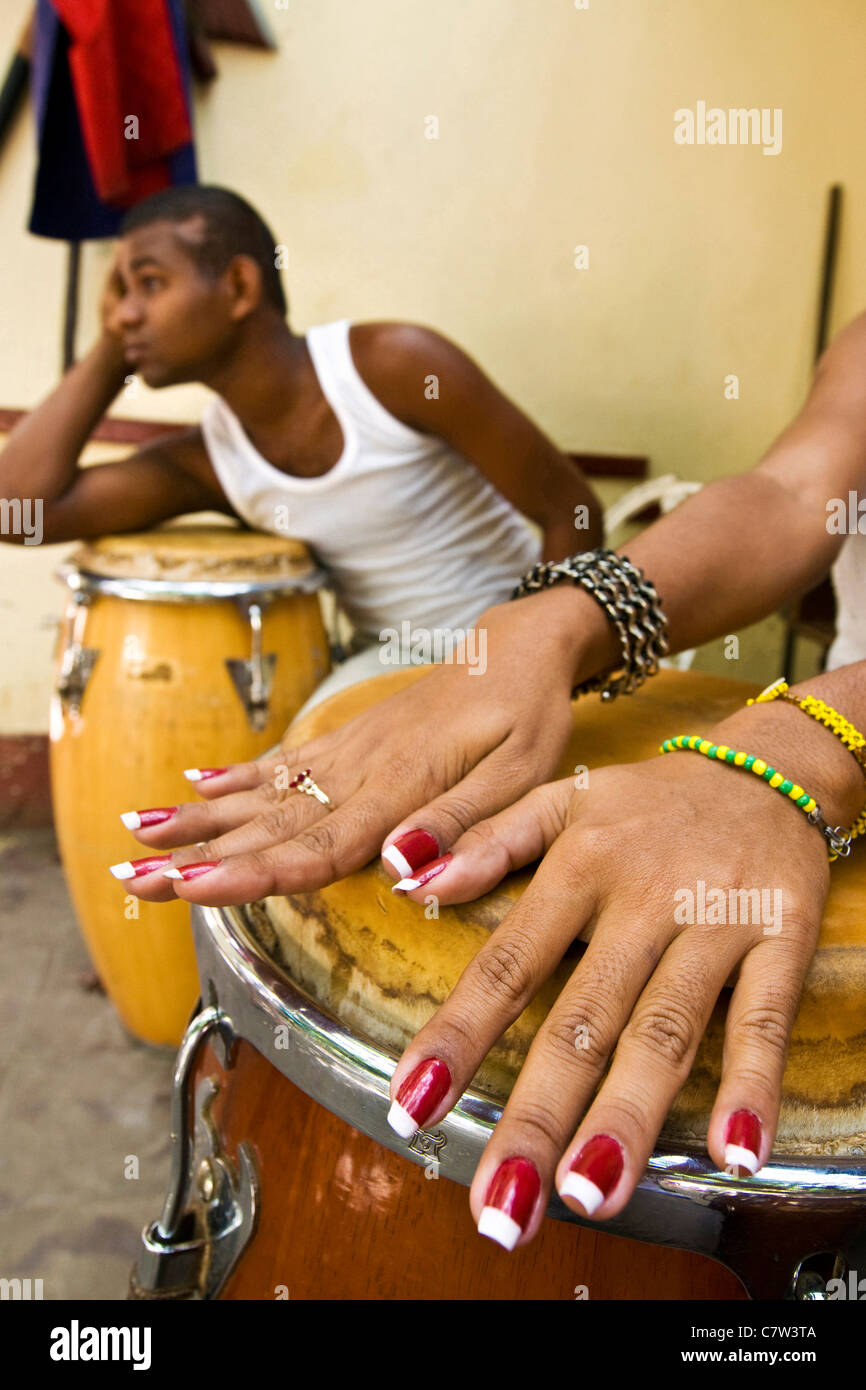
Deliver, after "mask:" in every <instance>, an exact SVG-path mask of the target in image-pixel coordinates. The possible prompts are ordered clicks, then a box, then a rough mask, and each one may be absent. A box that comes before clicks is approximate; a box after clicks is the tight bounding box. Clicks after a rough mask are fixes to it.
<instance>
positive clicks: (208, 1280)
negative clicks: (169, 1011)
mask: <svg viewBox="0 0 866 1390" xmlns="http://www.w3.org/2000/svg"><path fill="white" fill-rule="evenodd" d="M211 1034H215V1035H216V1036H214V1037H213V1038H210V1041H212V1042H213V1043H217V1042H219V1043H221V1044H222V1048H221V1060H222V1057H223V1056H224V1058H225V1063H224V1064H225V1066H226V1067H230V1066H231V1065H232V1063H233V1049H234V1041H235V1036H234V1031H233V1029H232V1024H231V1020H230V1019H229V1018H228V1017H227V1016H226V1015H225V1014H224V1013H223V1012H222V1010H221V1009H219V1008H207V1009H203V1010H202V1011H201V1012H200V1013H199V1014H197V1015H196V1017H195V1018H194V1019H193V1020H192V1022H191V1023H190V1025H189V1027H188V1028H187V1031H186V1033H185V1035H184V1039H183V1042H182V1043H181V1045H180V1051H179V1052H178V1056H177V1062H176V1063H175V1072H174V1089H173V1093H172V1103H171V1118H172V1125H171V1129H172V1133H171V1137H172V1174H171V1182H170V1185H169V1191H168V1196H167V1197H166V1200H165V1206H164V1207H163V1212H162V1215H161V1217H160V1218H159V1220H158V1221H153V1222H151V1224H150V1225H149V1226H146V1227H145V1229H144V1231H143V1232H142V1236H141V1247H142V1248H141V1250H140V1251H139V1256H138V1262H137V1264H136V1266H135V1268H134V1269H133V1271H132V1274H131V1275H130V1286H129V1298H131V1299H178V1300H184V1299H185V1300H196V1301H200V1300H207V1299H212V1298H216V1297H217V1296H218V1294H219V1292H220V1290H221V1289H222V1287H223V1285H224V1284H225V1283H226V1281H227V1279H228V1277H229V1275H230V1274H231V1272H232V1270H233V1269H234V1267H235V1265H236V1264H237V1262H238V1260H239V1259H240V1256H241V1254H242V1253H243V1251H244V1250H245V1249H246V1247H247V1245H248V1244H249V1242H250V1241H251V1239H252V1237H253V1234H254V1232H255V1228H256V1220H257V1216H258V1208H259V1184H258V1175H257V1172H256V1166H255V1162H254V1159H253V1155H252V1151H251V1149H250V1147H249V1145H248V1144H246V1143H242V1144H239V1145H238V1149H237V1154H238V1163H237V1171H236V1170H235V1166H234V1164H233V1163H232V1161H231V1159H230V1158H229V1156H228V1155H227V1154H226V1153H225V1152H224V1150H223V1149H222V1146H221V1144H220V1139H219V1134H218V1132H217V1127H216V1124H215V1122H214V1119H213V1117H212V1115H211V1106H212V1104H213V1101H214V1098H215V1097H216V1096H217V1095H218V1094H219V1084H218V1083H217V1081H216V1080H215V1079H214V1078H213V1077H212V1076H204V1077H202V1078H201V1079H200V1080H199V1083H198V1086H197V1088H196V1093H195V1111H194V1115H195V1122H194V1126H193V1131H192V1135H191V1134H190V1125H189V1118H190V1100H191V1097H190V1088H191V1086H192V1078H193V1073H194V1068H195V1062H196V1058H197V1056H198V1053H199V1050H200V1048H201V1046H202V1044H203V1043H204V1042H205V1041H206V1040H208V1039H209V1035H211Z"/></svg>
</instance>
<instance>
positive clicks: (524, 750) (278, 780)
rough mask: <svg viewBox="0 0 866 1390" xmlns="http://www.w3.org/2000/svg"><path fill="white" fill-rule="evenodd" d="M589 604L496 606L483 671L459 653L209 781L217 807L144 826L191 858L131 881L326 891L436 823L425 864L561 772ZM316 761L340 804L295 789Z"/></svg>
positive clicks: (222, 897) (202, 889)
mask: <svg viewBox="0 0 866 1390" xmlns="http://www.w3.org/2000/svg"><path fill="white" fill-rule="evenodd" d="M581 600H583V603H584V604H588V605H589V608H590V610H592V609H597V605H595V604H594V603H593V601H592V600H591V599H588V598H587V597H586V595H583V594H582V593H581V592H580V591H578V590H576V589H573V588H572V587H571V586H568V587H566V586H558V587H556V588H553V589H550V590H548V591H546V592H545V593H541V594H537V595H534V596H532V597H531V598H526V599H522V600H520V601H519V602H516V603H505V604H500V605H498V606H497V607H494V608H491V609H488V610H487V612H486V613H484V614H482V616H481V617H480V618H479V620H478V623H477V625H476V629H475V632H476V641H477V645H476V647H475V653H476V654H477V653H478V652H479V651H482V650H483V651H484V653H485V663H484V669H483V671H482V668H481V663H477V664H476V665H475V667H474V668H473V667H472V666H470V665H468V664H463V663H462V662H461V660H460V658H461V655H462V653H461V651H458V652H457V653H456V659H455V661H454V663H453V664H449V665H441V666H436V667H435V668H434V669H433V670H431V671H430V672H429V674H427V675H426V676H423V677H422V678H421V679H420V680H417V681H415V682H414V683H413V684H412V685H411V686H409V687H408V688H406V689H403V690H400V691H399V692H398V693H397V694H395V695H392V696H391V697H390V698H388V699H385V700H382V701H381V702H380V703H379V704H377V705H374V706H372V707H371V708H370V709H367V710H365V711H364V712H363V713H362V714H360V715H359V716H357V717H356V718H355V719H352V720H351V721H350V722H349V723H347V724H345V725H344V726H343V727H342V728H340V729H337V730H335V731H334V732H333V733H329V734H325V735H323V736H321V737H319V738H315V739H313V740H312V741H311V742H309V743H307V744H302V745H300V746H299V747H296V746H292V744H291V736H292V731H291V730H289V733H288V736H287V739H288V741H287V742H286V743H285V744H284V748H283V750H282V751H281V752H280V753H279V754H278V755H276V756H271V757H265V758H260V759H259V760H257V761H256V762H250V763H241V764H236V765H235V766H233V767H230V768H228V769H227V770H226V771H225V772H224V773H223V774H222V775H221V776H217V777H212V778H209V779H208V780H206V781H205V780H203V781H199V782H198V783H197V784H196V788H197V790H200V791H201V794H202V796H203V798H204V800H202V801H199V802H192V803H187V804H184V805H182V806H179V807H177V808H172V811H171V814H170V815H169V816H167V817H164V818H163V819H162V820H161V821H160V822H159V823H155V824H149V825H144V824H142V825H140V826H139V827H137V828H136V829H134V830H133V834H134V835H135V836H136V839H138V840H139V841H140V842H141V844H142V845H144V846H146V848H147V851H148V852H149V853H150V854H151V855H152V854H153V852H154V851H156V852H159V851H166V850H175V849H178V850H179V851H180V852H179V853H177V854H174V855H173V856H172V858H171V861H170V862H166V863H164V864H163V865H162V866H161V867H160V868H157V869H154V870H153V871H152V872H149V873H140V874H139V875H137V876H136V877H135V878H134V879H130V880H129V887H130V890H131V891H133V892H135V893H136V894H137V895H138V896H139V897H142V898H146V899H148V900H150V901H164V900H167V899H169V898H171V897H173V896H175V894H176V895H177V896H178V897H182V898H184V899H186V900H188V901H190V902H198V903H205V904H208V905H211V906H225V905H228V904H237V903H245V902H250V901H252V900H253V899H255V898H261V897H265V896H267V895H268V894H272V893H291V892H299V891H304V890H308V889H312V888H319V887H323V886H325V885H326V884H328V883H332V882H334V881H335V880H337V879H339V878H342V877H343V876H344V875H345V874H348V873H352V872H353V871H354V870H356V869H358V868H360V867H361V866H362V865H364V864H366V863H368V862H369V861H370V860H371V859H373V858H375V857H376V856H377V855H378V854H379V852H380V850H381V847H382V843H383V841H384V840H385V838H386V837H387V836H388V834H389V831H393V829H394V827H395V826H399V825H400V823H401V822H402V823H403V824H406V823H407V818H409V817H412V818H413V819H415V818H416V817H418V816H421V820H420V822H419V823H421V824H423V825H424V826H425V831H426V834H425V836H424V837H422V839H423V844H422V845H419V847H418V852H419V853H423V854H424V856H425V858H426V859H430V858H431V857H433V852H434V851H435V850H436V849H437V847H438V846H443V847H447V846H449V845H452V844H454V842H455V841H456V840H457V839H458V838H459V837H460V836H461V835H462V834H463V833H464V832H465V831H466V830H468V829H469V827H470V826H471V825H474V824H475V823H476V822H477V821H481V820H484V819H486V818H487V817H489V816H491V815H494V814H495V813H496V812H497V811H500V810H502V809H503V808H505V807H507V806H510V805H511V804H512V803H513V802H515V801H517V800H518V799H519V798H520V797H522V796H523V795H524V794H525V793H526V792H527V791H529V790H530V789H531V788H533V787H536V786H538V784H539V783H541V782H544V781H546V780H547V779H548V778H549V777H550V776H551V774H552V773H553V772H554V771H555V769H556V767H557V764H558V762H559V759H560V756H561V754H562V751H563V749H564V747H565V745H566V742H567V740H568V738H569V735H570V732H571V729H572V715H571V689H572V686H573V684H574V683H575V681H576V680H577V679H579V678H580V674H581V660H582V653H583V643H582V640H581V637H580V632H581V626H580V615H581V613H582V612H583V611H585V610H584V609H583V608H582V607H581ZM481 634H483V635H484V640H485V643H486V646H485V647H484V648H482V647H481V646H480V637H481ZM383 669H385V668H383ZM584 669H585V668H584ZM304 768H311V769H312V774H313V777H314V778H315V780H316V782H317V783H318V785H319V786H320V787H321V788H322V789H323V790H324V791H325V792H326V793H327V794H328V796H329V797H330V798H331V803H332V804H331V807H330V808H328V807H325V806H322V805H320V804H319V803H318V802H317V801H316V800H314V799H313V798H312V797H309V796H304V795H299V794H298V793H297V792H296V791H294V790H292V789H291V788H290V787H289V785H288V783H289V781H290V780H291V778H292V777H293V776H294V775H295V774H296V773H298V772H300V771H302V770H303V769H304ZM136 809H137V808H136ZM391 838H392V839H393V836H392V837H391ZM191 845H192V846H194V848H192V849H190V848H185V849H180V847H181V846H191ZM215 861H219V862H218V863H216V862H215ZM203 862H204V863H209V864H211V865H212V867H210V868H209V869H208V870H207V871H204V872H199V873H197V874H196V876H195V877H192V878H189V879H188V880H187V879H183V878H180V879H178V878H172V877H168V878H166V877H165V876H164V875H165V871H166V870H167V869H168V868H169V867H171V868H174V869H177V870H180V871H182V870H183V869H184V868H185V867H188V866H189V865H190V864H192V863H196V864H201V863H203ZM416 862H417V863H420V862H423V861H422V860H420V859H418V860H417V861H416Z"/></svg>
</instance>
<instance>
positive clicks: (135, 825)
mask: <svg viewBox="0 0 866 1390" xmlns="http://www.w3.org/2000/svg"><path fill="white" fill-rule="evenodd" d="M120 819H121V820H122V821H123V824H124V825H125V826H126V828H127V830H140V829H141V816H140V815H139V814H138V812H137V811H124V813H123V815H122V816H121V817H120Z"/></svg>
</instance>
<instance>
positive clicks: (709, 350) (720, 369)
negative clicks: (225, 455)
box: [0, 0, 866, 733]
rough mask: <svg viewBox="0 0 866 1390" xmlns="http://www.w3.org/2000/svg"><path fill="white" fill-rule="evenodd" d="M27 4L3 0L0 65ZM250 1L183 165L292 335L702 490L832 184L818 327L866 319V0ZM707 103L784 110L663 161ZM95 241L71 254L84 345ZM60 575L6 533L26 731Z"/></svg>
mask: <svg viewBox="0 0 866 1390" xmlns="http://www.w3.org/2000/svg"><path fill="white" fill-rule="evenodd" d="M29 8H30V0H5V3H4V5H3V8H2V12H0V52H4V53H5V52H9V51H11V48H12V44H13V39H14V36H15V35H16V34H17V32H18V29H19V28H20V25H21V23H22V21H23V18H24V17H25V15H26V13H27V12H28V11H29ZM262 8H263V9H265V10H266V11H267V12H268V15H269V18H270V22H271V24H272V27H273V29H274V31H275V33H276V34H277V36H278V37H279V41H280V49H279V52H278V53H277V54H268V53H263V52H256V51H247V50H243V49H240V48H235V47H230V46H220V48H219V49H218V57H219V62H220V66H221V76H220V78H219V80H218V81H217V82H216V83H215V84H214V86H213V88H212V89H211V90H210V91H209V92H206V93H204V94H199V96H198V97H197V121H198V144H199V152H200V161H201V176H202V178H203V179H204V180H208V181H213V182H223V183H227V184H230V185H233V186H235V187H237V188H238V189H239V190H240V191H241V192H243V193H244V194H245V195H246V196H248V197H249V198H250V199H251V200H252V201H253V202H254V203H256V204H257V205H258V206H259V207H260V209H261V211H262V212H263V213H264V215H265V217H266V218H267V219H268V220H269V221H270V222H271V224H272V225H273V228H274V231H275V234H276V235H277V236H278V238H279V239H280V241H282V242H284V243H286V244H287V245H288V248H289V262H290V268H289V271H288V275H287V279H288V288H289V293H290V299H291V304H292V322H293V324H294V326H295V327H296V328H298V329H304V328H305V327H306V326H308V325H309V324H311V323H314V322H316V321H321V320H326V319H329V318H333V317H337V316H344V315H345V316H349V317H353V318H372V317H396V318H408V319H416V320H421V321H425V322H428V323H431V324H433V325H435V326H436V327H437V328H439V329H441V330H443V331H445V332H447V333H449V334H450V335H451V336H453V337H454V338H455V339H457V340H458V341H459V342H461V343H462V344H463V345H464V346H465V347H467V348H468V349H469V350H471V351H472V352H473V353H474V354H475V355H476V356H477V357H478V358H479V360H480V361H481V362H482V363H483V364H484V365H485V367H486V368H487V369H488V370H489V371H490V372H491V374H492V375H493V376H494V377H495V378H496V379H497V380H498V381H499V382H500V383H501V384H502V385H503V386H504V387H505V388H506V389H507V390H508V391H510V392H511V393H512V394H513V395H514V396H515V397H516V398H517V399H518V400H519V401H520V402H521V403H522V404H524V405H525V406H526V407H527V408H528V409H529V410H530V411H531V412H533V413H534V414H535V416H536V417H537V419H538V420H539V422H540V423H541V424H542V425H543V426H544V427H546V428H547V429H548V430H549V431H550V432H551V433H552V434H553V435H554V436H555V437H556V438H557V440H558V441H560V442H561V443H562V444H563V445H564V446H567V447H571V448H586V449H595V448H597V449H600V450H614V451H615V450H623V451H628V452H631V451H635V452H646V453H648V454H649V455H650V456H651V458H652V464H653V469H654V471H656V472H667V471H674V472H678V473H681V474H682V475H684V476H689V477H695V478H699V479H710V478H712V477H716V476H718V475H720V474H723V473H726V472H730V471H734V470H741V469H743V468H746V467H748V466H749V465H750V464H751V463H753V462H754V461H755V459H756V458H757V456H758V455H759V453H760V452H761V450H762V449H763V448H764V447H765V446H766V444H767V443H768V442H769V441H770V439H771V438H772V437H773V435H774V433H776V432H777V431H778V430H779V429H780V428H781V426H782V425H783V424H784V423H785V421H786V420H787V419H788V418H789V417H790V415H791V414H792V413H793V412H794V410H795V409H796V407H797V405H798V403H799V402H800V400H801V399H802V396H803V393H804V390H805V387H806V384H807V381H808V375H809V367H810V358H811V343H812V336H813V323H814V317H815V308H816V299H817V290H818V276H819V258H820V252H821V245H822V236H823V215H824V207H825V199H826V191H827V187H828V185H829V184H830V183H831V182H833V181H839V182H841V183H843V184H844V186H845V190H846V193H845V198H846V201H845V209H844V222H843V237H842V245H841V253H840V259H839V268H838V288H837V296H836V303H835V311H834V324H835V326H836V327H838V326H841V325H842V324H843V323H844V322H845V321H847V320H848V319H849V318H850V317H852V316H853V314H855V313H856V312H857V311H858V310H859V309H860V308H861V307H863V306H864V305H866V256H864V255H863V254H862V250H861V248H862V247H863V246H864V245H866V160H864V153H866V148H864V147H866V84H864V83H863V80H862V56H863V53H864V51H866V7H864V6H863V4H862V0H822V3H821V4H817V3H815V0H728V3H726V4H725V5H718V4H716V3H713V0H666V3H665V4H664V5H663V6H662V5H658V4H652V3H650V2H649V0H589V7H588V9H586V10H578V9H576V8H575V5H574V4H573V3H572V0H540V2H539V3H530V0H437V3H436V4H435V5H431V4H429V3H422V0H365V2H364V3H355V4H351V5H350V4H347V3H346V0H315V3H313V0H291V3H290V4H289V7H288V8H287V9H285V10H283V9H277V8H276V6H275V5H273V4H267V3H266V0H262ZM699 100H703V101H706V102H707V104H708V105H711V106H712V105H717V106H720V107H723V108H727V107H729V106H755V107H759V108H763V107H767V108H771V109H772V108H781V109H782V112H783V127H782V129H783V147H782V152H781V154H779V155H778V156H777V157H772V156H766V155H764V154H763V153H762V151H761V149H760V148H755V147H730V146H725V147H710V146H703V147H701V146H694V147H683V146H678V145H676V144H675V143H674V139H673V131H674V111H675V110H676V109H677V108H681V107H690V108H692V109H694V107H695V104H696V103H697V102H698V101H699ZM429 116H435V117H437V118H438V121H439V139H438V140H429V139H427V138H425V121H426V118H427V117H429ZM33 160H34V155H33V130H32V123H31V121H30V119H29V117H28V118H27V119H22V120H21V121H20V123H19V125H18V127H17V129H16V131H15V134H14V138H13V139H12V140H11V141H10V142H9V143H8V144H7V146H6V148H5V149H4V151H3V155H2V161H0V177H2V180H3V209H4V217H3V223H2V228H0V258H2V265H3V266H4V267H5V274H4V277H3V317H4V333H3V336H2V344H0V404H3V405H18V406H23V405H32V404H34V403H35V402H37V401H38V400H39V399H40V397H41V396H42V395H43V394H44V393H45V392H46V391H47V390H49V389H50V387H51V384H52V382H53V381H54V379H55V375H56V371H57V360H58V351H59V348H58V344H59V336H60V306H61V302H62V287H63V269H64V256H65V253H64V250H63V248H61V247H60V246H58V245H56V244H54V243H51V242H45V241H41V240H38V239H36V238H33V237H30V236H28V235H27V234H26V233H25V232H24V230H23V228H24V225H25V222H26V218H27V213H28V210H29V197H30V186H31V180H32V171H33ZM577 244H586V245H587V246H588V247H589V254H590V268H589V270H583V271H579V270H576V269H575V268H574V266H573V251H574V247H575V246H576V245H577ZM108 255H109V248H108V247H107V246H91V247H88V249H87V252H86V257H85V277H84V300H85V304H84V308H83V313H82V331H81V337H80V346H86V344H87V343H88V342H89V340H90V338H91V337H92V334H93V331H94V323H95V320H94V298H95V294H96V291H97V287H98V285H99V283H100V280H101V278H102V276H103V274H104V270H105V266H106V263H107V259H108ZM728 373H736V374H737V375H738V376H739V379H740V399H739V400H737V401H730V400H726V399H725V397H724V378H725V376H726V375H727V374H728ZM202 399H203V396H202V393H201V392H199V391H197V390H190V389H186V388H175V389H172V390H170V391H166V392H159V393H148V392H146V391H143V392H142V394H141V396H140V397H139V398H138V399H137V400H135V401H134V402H129V401H123V402H121V403H120V404H119V407H118V409H119V412H120V413H127V414H128V413H135V414H139V415H147V416H152V417H154V418H176V419H188V418H193V416H194V414H195V413H196V411H197V410H198V409H199V408H200V405H201V401H202ZM105 455H106V451H105V450H101V451H100V456H103V457H104V456H105ZM64 549H68V547H66V548H64ZM56 559H57V556H56V554H52V553H51V552H50V551H47V550H46V551H45V552H43V553H39V552H37V551H36V550H35V548H28V549H27V550H23V551H22V550H18V549H17V548H16V549H13V548H11V547H5V546H0V611H2V614H3V638H2V640H3V649H4V653H5V655H6V657H7V658H10V657H11V662H9V663H7V662H4V665H6V667H7V674H6V675H5V677H4V680H3V685H2V687H0V733H7V732H14V731H24V730H26V731H31V730H37V729H40V728H43V727H44V726H45V722H46V721H45V713H44V711H45V706H46V701H47V691H48V684H47V664H48V654H49V648H50V643H51V633H50V630H49V626H48V625H50V623H51V621H52V618H53V617H54V616H55V615H56V611H57V606H58V602H59V591H57V590H56V587H55V586H53V585H52V584H51V583H50V581H49V580H48V578H47V576H48V574H49V572H50V570H51V568H52V567H53V566H54V564H55V563H56ZM753 645H756V650H755V652H754V663H753V666H752V667H750V668H749V673H751V670H752V669H755V670H756V672H757V673H758V674H763V669H761V661H762V660H763V659H764V656H763V650H764V648H765V647H766V643H764V642H759V643H757V644H753ZM775 650H776V649H775V646H774V648H773V651H772V653H770V654H769V655H767V657H766V660H767V661H768V662H769V672H770V674H775V666H776V657H775ZM740 664H741V666H743V665H744V663H742V662H741V663H740ZM741 673H743V674H745V673H746V672H745V671H742V672H741Z"/></svg>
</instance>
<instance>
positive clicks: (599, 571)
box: [511, 549, 668, 700]
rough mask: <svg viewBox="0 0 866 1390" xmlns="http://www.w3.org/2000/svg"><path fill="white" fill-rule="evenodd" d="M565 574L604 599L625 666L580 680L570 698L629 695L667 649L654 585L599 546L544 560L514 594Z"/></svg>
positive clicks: (654, 669) (544, 585)
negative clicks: (590, 694)
mask: <svg viewBox="0 0 866 1390" xmlns="http://www.w3.org/2000/svg"><path fill="white" fill-rule="evenodd" d="M563 579H570V580H571V581H572V583H574V584H579V585H580V586H581V587H582V588H584V589H585V590H586V592H587V593H588V594H591V595H592V597H593V598H594V599H595V600H596V602H597V603H600V604H601V606H602V608H603V609H604V611H605V613H606V614H607V616H608V618H609V619H610V621H611V622H612V624H613V626H614V628H615V629H616V633H617V636H618V637H619V641H620V646H621V647H622V663H621V665H620V666H619V667H614V668H612V670H610V671H606V672H603V673H602V674H601V675H598V676H593V677H591V679H590V680H586V681H583V682H581V684H580V685H576V686H575V687H574V690H573V691H572V692H571V694H572V699H575V698H576V697H577V696H578V695H585V694H587V693H588V692H589V691H591V690H600V691H601V698H602V699H603V700H615V699H616V697H617V695H631V694H632V693H633V692H634V691H635V690H637V688H638V686H641V685H643V683H644V681H645V680H646V679H647V677H648V676H654V675H656V673H657V671H658V669H659V661H660V660H661V658H662V657H663V656H665V655H666V653H667V651H668V639H667V619H666V618H665V615H664V613H663V612H662V610H661V605H660V603H659V596H658V594H657V593H656V591H655V588H654V587H653V585H652V584H650V582H649V580H647V579H644V577H643V571H642V570H639V569H638V568H637V566H636V565H633V564H632V563H631V561H630V560H627V559H626V557H625V556H624V555H617V554H616V552H615V551H613V550H602V549H599V550H585V551H582V552H581V553H580V554H579V555H572V556H571V558H570V559H568V560H559V561H557V562H556V563H553V562H551V561H542V562H541V563H539V564H537V565H535V566H534V568H533V569H531V570H530V571H529V573H528V574H525V575H524V576H523V578H522V579H521V581H520V583H519V584H518V586H517V588H516V589H515V590H514V593H513V594H512V595H511V597H512V598H513V599H515V598H523V597H524V596H525V595H526V594H536V593H538V592H539V591H540V590H541V589H548V588H550V586H551V585H552V584H558V583H559V582H560V581H561V580H563Z"/></svg>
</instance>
